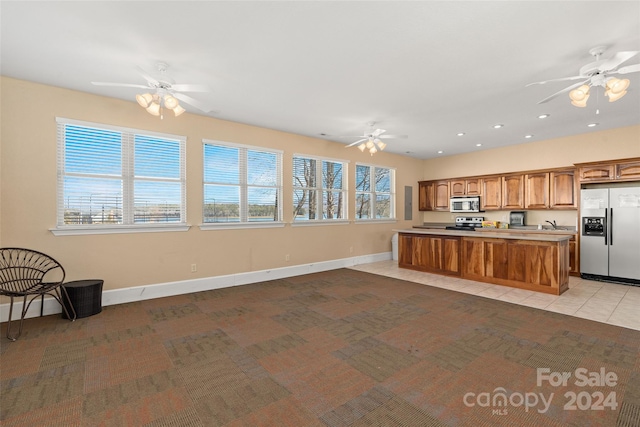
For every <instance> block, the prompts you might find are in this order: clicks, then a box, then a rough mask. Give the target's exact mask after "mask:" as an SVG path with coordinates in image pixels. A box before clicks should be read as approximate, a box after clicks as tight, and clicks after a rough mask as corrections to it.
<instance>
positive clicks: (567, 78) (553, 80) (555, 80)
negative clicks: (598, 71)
mask: <svg viewBox="0 0 640 427" xmlns="http://www.w3.org/2000/svg"><path fill="white" fill-rule="evenodd" d="M585 77H587V76H572V77H562V78H560V79H551V80H545V81H542V82H535V83H529V84H528V85H526V86H525V87H529V86H533V85H543V84H546V83H552V82H564V81H567V80H578V79H584V78H585Z"/></svg>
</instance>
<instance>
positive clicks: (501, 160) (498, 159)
mask: <svg viewBox="0 0 640 427" xmlns="http://www.w3.org/2000/svg"><path fill="white" fill-rule="evenodd" d="M631 157H640V126H632V127H626V128H618V129H612V130H607V131H599V132H589V133H585V134H582V135H575V136H570V137H566V138H558V139H550V140H546V141H537V142H530V143H526V144H518V145H512V146H509V147H504V148H496V149H491V150H482V151H477V152H474V153H468V154H461V155H457V156H447V157H440V158H437V159H430V160H425V161H424V172H423V179H424V180H432V179H447V178H457V177H464V176H473V175H486V174H493V173H505V172H518V171H526V170H535V169H547V168H559V167H565V166H572V165H573V164H575V163H585V162H594V161H601V160H614V159H625V158H631ZM481 215H483V216H484V217H485V219H487V220H492V221H508V211H497V212H496V211H493V212H483V213H482V214H481ZM454 218H455V215H453V214H450V213H448V212H424V214H423V219H424V221H425V222H451V221H453V219H454ZM546 220H556V222H557V223H558V224H560V225H567V226H576V225H577V211H555V210H540V211H528V212H527V223H528V224H540V223H544V221H546Z"/></svg>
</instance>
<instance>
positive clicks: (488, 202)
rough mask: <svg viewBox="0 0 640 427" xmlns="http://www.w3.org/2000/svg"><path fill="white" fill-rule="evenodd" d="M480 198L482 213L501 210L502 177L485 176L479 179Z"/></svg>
mask: <svg viewBox="0 0 640 427" xmlns="http://www.w3.org/2000/svg"><path fill="white" fill-rule="evenodd" d="M480 185H481V188H482V197H481V198H480V206H481V209H482V210H483V211H488V210H496V209H501V208H502V177H501V176H487V177H484V178H482V179H481V181H480Z"/></svg>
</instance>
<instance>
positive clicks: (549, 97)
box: [538, 78, 591, 104]
mask: <svg viewBox="0 0 640 427" xmlns="http://www.w3.org/2000/svg"><path fill="white" fill-rule="evenodd" d="M589 80H591V79H590V78H589V79H587V80H585V81H582V82H580V83H576V84H573V85H571V86H569V87H565V88H564V89H562V90H561V91H559V92H556V93H554V94H553V95H551V96H548V97H546V98H545V99H543V100H542V101H540V102H538V104H544V103H545V102H547V101H550V100H552V99H553V98H555V97H557V96H559V95H562V94H563V93H567V92H569V91H570V90H573V89H575V88H577V87H580V86H582V85H583V84H585V83H587V82H588V81H589Z"/></svg>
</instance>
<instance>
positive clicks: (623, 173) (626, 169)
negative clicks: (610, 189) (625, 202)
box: [576, 158, 640, 182]
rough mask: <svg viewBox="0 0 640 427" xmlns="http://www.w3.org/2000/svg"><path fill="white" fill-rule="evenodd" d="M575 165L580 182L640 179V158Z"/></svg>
mask: <svg viewBox="0 0 640 427" xmlns="http://www.w3.org/2000/svg"><path fill="white" fill-rule="evenodd" d="M576 166H578V176H579V178H580V182H609V181H638V180H640V158H632V159H620V160H612V161H605V162H591V163H580V164H577V165H576Z"/></svg>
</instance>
